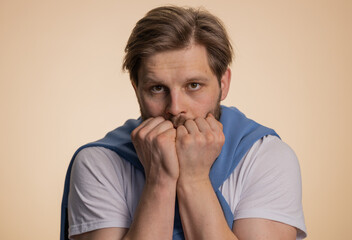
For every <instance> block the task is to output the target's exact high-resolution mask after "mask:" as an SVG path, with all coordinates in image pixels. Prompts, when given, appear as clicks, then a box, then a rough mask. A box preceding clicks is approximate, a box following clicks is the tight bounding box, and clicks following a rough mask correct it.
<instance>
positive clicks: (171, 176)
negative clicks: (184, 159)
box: [131, 117, 179, 184]
mask: <svg viewBox="0 0 352 240" xmlns="http://www.w3.org/2000/svg"><path fill="white" fill-rule="evenodd" d="M131 138H132V142H133V145H134V147H135V149H136V152H137V155H138V157H139V159H140V161H141V163H142V165H143V167H144V170H145V174H146V181H147V182H149V183H152V184H160V183H164V182H165V181H168V180H172V181H176V180H177V179H178V177H179V163H178V160H177V154H176V144H175V141H176V129H175V128H174V126H173V124H172V123H171V122H170V121H168V120H165V119H164V118H163V117H156V118H149V119H147V120H145V121H144V122H142V123H141V124H140V125H139V126H138V127H137V128H136V129H135V130H133V132H132V134H131Z"/></svg>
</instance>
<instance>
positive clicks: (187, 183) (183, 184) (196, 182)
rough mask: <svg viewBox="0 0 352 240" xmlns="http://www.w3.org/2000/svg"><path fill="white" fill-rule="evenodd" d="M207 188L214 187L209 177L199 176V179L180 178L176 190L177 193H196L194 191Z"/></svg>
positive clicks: (190, 177)
mask: <svg viewBox="0 0 352 240" xmlns="http://www.w3.org/2000/svg"><path fill="white" fill-rule="evenodd" d="M207 186H212V185H211V181H210V178H209V175H206V176H197V177H192V176H189V177H183V176H180V178H179V179H178V181H177V186H176V189H177V191H182V192H194V191H197V189H201V188H203V187H207Z"/></svg>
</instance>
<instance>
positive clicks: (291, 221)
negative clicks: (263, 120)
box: [234, 136, 306, 239]
mask: <svg viewBox="0 0 352 240" xmlns="http://www.w3.org/2000/svg"><path fill="white" fill-rule="evenodd" d="M245 158H246V163H244V164H243V165H242V169H241V173H240V175H241V178H242V179H241V183H242V184H240V185H241V188H242V191H241V195H240V200H239V203H238V205H237V207H236V208H235V212H234V217H235V220H237V219H241V218H265V219H270V220H274V221H279V222H283V223H286V224H288V225H291V226H294V227H296V228H297V229H298V235H297V239H302V238H304V237H305V236H306V233H305V232H306V229H305V223H304V216H303V209H302V190H301V173H300V167H299V163H298V160H297V157H296V155H295V153H294V152H293V151H292V149H291V148H290V147H289V146H288V145H287V144H285V143H284V142H282V141H281V140H280V139H279V138H277V137H272V136H270V137H265V138H264V139H262V140H260V142H258V143H257V144H256V146H254V147H253V148H252V149H251V150H250V151H249V152H248V153H247V156H246V157H245Z"/></svg>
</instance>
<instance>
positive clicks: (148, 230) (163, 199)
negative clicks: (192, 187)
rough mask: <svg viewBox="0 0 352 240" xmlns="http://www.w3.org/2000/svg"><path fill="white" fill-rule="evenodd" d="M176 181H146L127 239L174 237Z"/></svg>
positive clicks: (152, 239) (146, 239) (153, 239)
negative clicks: (163, 182) (159, 182)
mask: <svg viewBox="0 0 352 240" xmlns="http://www.w3.org/2000/svg"><path fill="white" fill-rule="evenodd" d="M175 199H176V182H168V183H167V184H155V183H153V184H149V183H146V184H145V186H144V190H143V193H142V196H141V198H140V201H139V204H138V207H137V210H136V213H135V215H134V219H133V223H132V225H131V227H130V229H129V230H128V232H127V234H126V236H125V237H124V238H123V239H125V240H127V239H131V240H133V239H138V240H141V239H143V240H144V239H145V240H148V239H151V240H156V239H162V240H164V239H172V232H173V223H174V214H175Z"/></svg>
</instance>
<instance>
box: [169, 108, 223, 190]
mask: <svg viewBox="0 0 352 240" xmlns="http://www.w3.org/2000/svg"><path fill="white" fill-rule="evenodd" d="M224 142H225V136H224V134H223V132H222V124H221V123H220V122H219V121H217V120H216V119H215V118H214V116H213V115H212V114H208V116H207V117H206V118H205V119H204V118H196V119H195V120H187V121H186V122H185V124H184V125H182V126H179V127H178V128H177V135H176V152H177V157H178V161H179V164H180V177H179V182H181V183H182V182H185V183H190V182H191V181H202V180H209V171H210V168H211V166H212V164H213V163H214V161H215V159H216V158H217V157H218V156H219V154H220V152H221V148H222V146H223V145H224Z"/></svg>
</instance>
